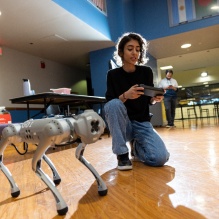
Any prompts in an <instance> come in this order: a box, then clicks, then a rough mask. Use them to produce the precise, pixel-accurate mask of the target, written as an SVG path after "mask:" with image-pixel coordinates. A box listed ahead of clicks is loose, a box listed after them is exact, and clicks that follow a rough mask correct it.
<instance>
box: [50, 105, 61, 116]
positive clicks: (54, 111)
mask: <svg viewBox="0 0 219 219" xmlns="http://www.w3.org/2000/svg"><path fill="white" fill-rule="evenodd" d="M60 113H61V110H60V108H59V105H49V106H48V107H47V108H46V115H47V116H48V117H50V116H55V115H59V114H60Z"/></svg>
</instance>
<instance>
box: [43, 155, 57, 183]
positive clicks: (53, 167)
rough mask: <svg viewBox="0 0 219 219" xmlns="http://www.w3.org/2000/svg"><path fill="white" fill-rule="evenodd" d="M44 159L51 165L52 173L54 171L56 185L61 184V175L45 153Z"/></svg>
mask: <svg viewBox="0 0 219 219" xmlns="http://www.w3.org/2000/svg"><path fill="white" fill-rule="evenodd" d="M43 160H44V161H45V162H46V163H47V164H48V165H49V167H50V168H51V170H52V173H53V182H54V183H55V184H56V185H59V184H60V182H61V177H60V175H59V174H58V172H57V170H56V168H55V166H54V164H53V163H52V161H51V160H50V159H49V158H48V157H47V156H46V155H45V154H44V155H43Z"/></svg>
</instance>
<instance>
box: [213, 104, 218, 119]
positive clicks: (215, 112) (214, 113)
mask: <svg viewBox="0 0 219 219" xmlns="http://www.w3.org/2000/svg"><path fill="white" fill-rule="evenodd" d="M218 115H219V108H218V103H214V108H213V116H214V117H218Z"/></svg>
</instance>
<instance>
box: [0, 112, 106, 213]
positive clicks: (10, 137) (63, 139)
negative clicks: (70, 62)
mask: <svg viewBox="0 0 219 219" xmlns="http://www.w3.org/2000/svg"><path fill="white" fill-rule="evenodd" d="M104 128H105V123H104V121H103V120H102V118H101V117H100V116H99V115H98V114H97V113H95V112H94V111H93V110H86V111H85V112H84V113H82V114H80V115H78V116H75V118H73V117H70V118H69V117H68V118H63V117H53V118H44V119H37V120H28V121H26V122H24V123H22V124H10V125H8V126H7V127H6V128H4V129H3V131H2V139H1V142H0V169H1V170H2V172H3V173H4V174H5V176H6V177H7V179H8V181H9V183H10V185H11V195H12V197H18V196H19V195H20V190H19V188H18V186H17V185H16V183H15V181H14V179H13V177H12V175H11V173H10V171H9V170H8V168H7V167H6V166H5V165H4V164H3V152H4V150H5V148H6V147H7V146H8V145H10V144H16V143H19V142H26V143H31V144H36V145H37V149H36V151H35V153H34V155H33V160H32V169H33V171H35V173H36V174H37V175H38V176H39V177H40V178H41V180H42V181H43V182H44V183H45V184H46V185H47V186H48V187H49V189H50V190H51V192H52V193H53V195H54V197H55V199H56V206H57V212H58V214H60V215H63V214H66V212H67V211H68V207H67V205H66V203H65V201H64V199H63V198H62V196H61V194H60V193H59V191H58V190H57V188H56V186H55V184H56V185H57V184H59V183H60V182H61V178H60V176H59V174H58V172H57V170H56V168H55V166H54V165H53V163H52V161H51V160H50V159H49V158H48V157H47V156H46V155H45V152H46V150H47V149H48V148H49V147H51V146H52V147H54V146H56V145H60V144H64V143H70V142H74V141H76V140H78V139H79V140H80V142H81V143H79V145H78V146H77V148H76V152H75V156H76V158H77V159H79V160H80V161H81V162H82V163H83V164H84V165H85V166H86V167H87V168H88V169H89V170H90V171H91V172H92V173H93V175H94V177H95V178H96V180H97V183H98V193H99V195H101V196H103V195H106V194H107V187H106V185H105V183H104V182H103V180H102V179H101V177H100V175H99V174H98V173H97V171H96V170H95V169H94V167H93V166H92V165H91V164H90V163H89V162H88V161H87V160H86V159H85V158H84V156H83V152H84V150H85V147H86V144H91V143H94V142H96V141H97V140H98V139H99V137H100V135H101V134H102V133H103V131H104ZM42 159H43V160H44V161H45V162H46V163H47V164H48V165H49V167H50V168H51V170H52V172H53V181H52V180H51V179H50V178H49V177H48V176H47V175H46V174H45V173H44V172H43V170H42V169H41V160H42Z"/></svg>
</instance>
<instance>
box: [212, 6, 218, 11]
mask: <svg viewBox="0 0 219 219" xmlns="http://www.w3.org/2000/svg"><path fill="white" fill-rule="evenodd" d="M211 9H212V10H217V9H219V6H218V5H215V6H212V7H211Z"/></svg>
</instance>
